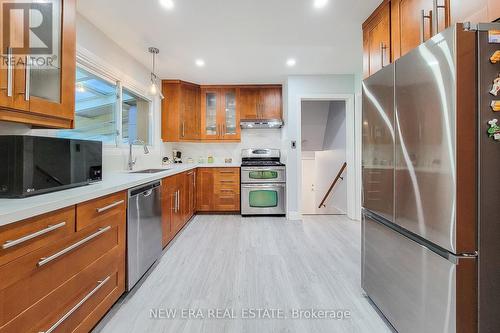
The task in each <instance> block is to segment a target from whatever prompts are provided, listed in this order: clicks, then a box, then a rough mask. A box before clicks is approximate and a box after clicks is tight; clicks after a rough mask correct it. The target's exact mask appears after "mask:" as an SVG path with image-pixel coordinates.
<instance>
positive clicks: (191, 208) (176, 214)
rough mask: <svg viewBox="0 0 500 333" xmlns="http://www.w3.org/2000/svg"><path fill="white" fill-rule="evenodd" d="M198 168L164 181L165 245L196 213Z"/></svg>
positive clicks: (163, 215) (163, 219) (163, 222)
mask: <svg viewBox="0 0 500 333" xmlns="http://www.w3.org/2000/svg"><path fill="white" fill-rule="evenodd" d="M195 187H196V170H190V171H187V172H184V173H181V174H178V175H175V176H170V177H167V178H164V179H163V181H162V225H163V237H162V240H163V247H165V246H167V245H168V243H170V241H171V240H172V239H173V238H174V237H175V235H177V233H178V232H179V231H180V230H181V229H182V228H183V227H184V226H185V225H186V223H187V222H188V221H189V220H190V219H191V218H192V217H193V215H194V213H195V202H196V201H195V200H196V198H195V195H194V193H195Z"/></svg>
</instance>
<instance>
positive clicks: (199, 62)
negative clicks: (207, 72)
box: [194, 59, 205, 67]
mask: <svg viewBox="0 0 500 333" xmlns="http://www.w3.org/2000/svg"><path fill="white" fill-rule="evenodd" d="M194 63H195V64H196V66H198V67H203V66H205V60H203V59H196V60H195V62H194Z"/></svg>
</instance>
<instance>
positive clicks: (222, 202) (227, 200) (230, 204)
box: [214, 191, 240, 212]
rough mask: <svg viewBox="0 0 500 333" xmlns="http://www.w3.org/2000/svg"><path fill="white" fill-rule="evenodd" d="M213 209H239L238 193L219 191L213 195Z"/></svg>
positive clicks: (225, 210) (224, 210)
mask: <svg viewBox="0 0 500 333" xmlns="http://www.w3.org/2000/svg"><path fill="white" fill-rule="evenodd" d="M214 201H215V211H218V212H233V211H239V210H240V195H239V193H235V192H229V191H228V192H221V193H218V194H216V195H215V200H214Z"/></svg>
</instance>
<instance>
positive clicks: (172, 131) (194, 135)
mask: <svg viewBox="0 0 500 333" xmlns="http://www.w3.org/2000/svg"><path fill="white" fill-rule="evenodd" d="M162 92H163V95H164V96H165V99H163V101H162V126H161V129H162V131H161V133H162V140H163V141H164V142H182V141H197V140H199V139H200V134H201V115H200V93H201V92H200V86H198V85H196V84H193V83H189V82H184V81H180V80H164V81H162Z"/></svg>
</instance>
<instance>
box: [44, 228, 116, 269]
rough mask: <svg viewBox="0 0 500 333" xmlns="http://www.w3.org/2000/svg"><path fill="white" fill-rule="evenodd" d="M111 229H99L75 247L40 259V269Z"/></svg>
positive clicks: (69, 247)
mask: <svg viewBox="0 0 500 333" xmlns="http://www.w3.org/2000/svg"><path fill="white" fill-rule="evenodd" d="M110 229H111V226H107V227H105V228H100V229H99V231H97V232H96V233H93V234H92V235H90V236H87V237H85V238H84V239H82V240H80V241H78V242H76V243H74V244H73V245H70V246H68V247H67V248H65V249H64V250H61V251H59V252H57V253H54V254H53V255H51V256H50V257H47V258H40V260H39V261H38V264H37V266H38V267H42V266H44V265H46V264H48V263H49V262H51V261H53V260H55V259H57V258H59V257H61V256H63V255H65V254H66V253H68V252H71V251H73V250H74V249H76V248H77V247H80V246H82V245H83V244H85V243H87V242H89V241H91V240H92V239H94V238H96V237H98V236H100V235H102V234H103V233H105V232H106V231H108V230H110Z"/></svg>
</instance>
